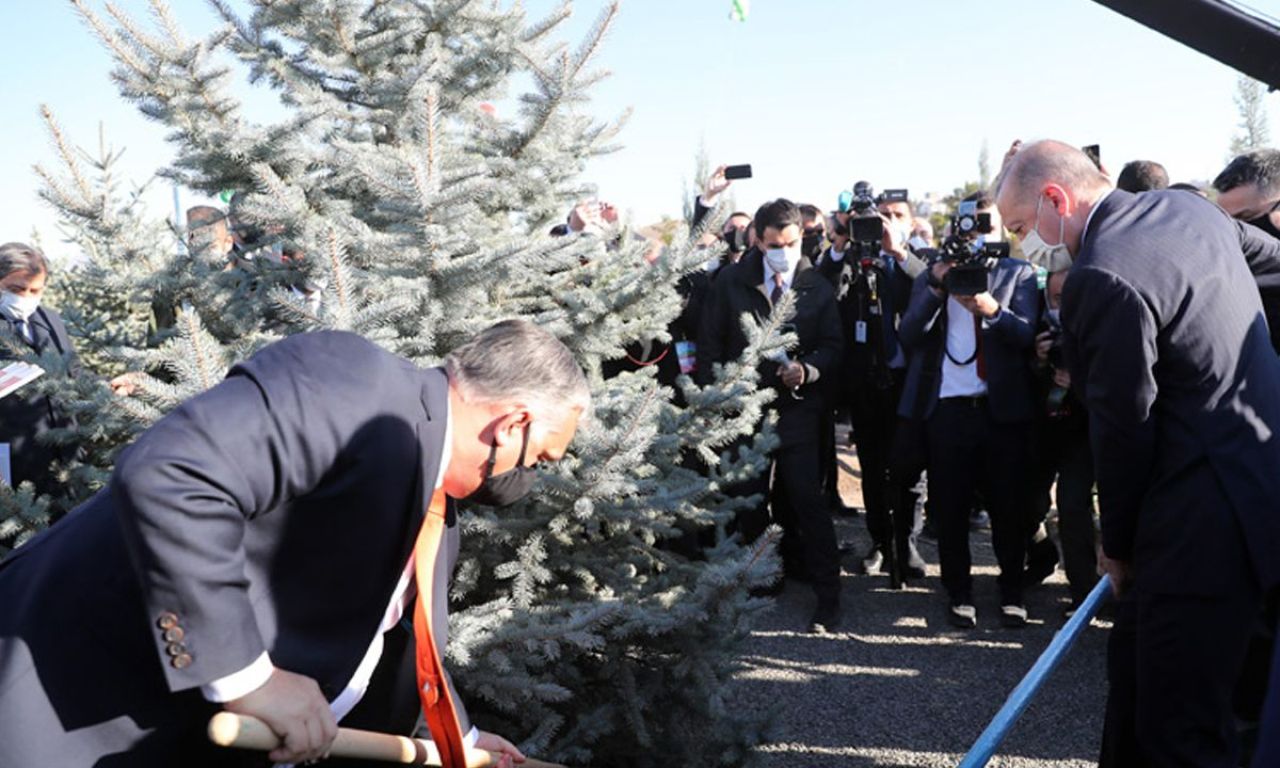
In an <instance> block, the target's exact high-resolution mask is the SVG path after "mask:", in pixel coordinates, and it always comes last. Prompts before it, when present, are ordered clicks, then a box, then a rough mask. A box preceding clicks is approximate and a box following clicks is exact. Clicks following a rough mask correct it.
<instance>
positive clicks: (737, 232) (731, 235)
mask: <svg viewBox="0 0 1280 768" xmlns="http://www.w3.org/2000/svg"><path fill="white" fill-rule="evenodd" d="M721 237H722V238H723V239H724V241H725V243H726V244H727V245H728V246H729V253H734V254H737V253H742V252H743V251H745V250H747V230H745V229H738V228H737V227H734V228H733V229H727V230H725V231H724V234H722V235H721Z"/></svg>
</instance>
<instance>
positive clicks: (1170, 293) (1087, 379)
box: [1062, 191, 1280, 594]
mask: <svg viewBox="0 0 1280 768" xmlns="http://www.w3.org/2000/svg"><path fill="white" fill-rule="evenodd" d="M1242 253H1243V254H1244V256H1245V258H1243V259H1242V258H1241V254H1242ZM1251 266H1252V269H1253V271H1254V272H1257V271H1259V270H1266V269H1275V268H1277V267H1280V241H1276V240H1275V239H1273V238H1270V237H1267V236H1266V235H1264V234H1263V233H1261V232H1258V231H1257V230H1254V229H1253V228H1252V227H1249V226H1247V225H1244V224H1241V223H1239V222H1236V221H1232V220H1231V219H1230V218H1228V217H1227V215H1226V214H1225V213H1223V212H1222V210H1221V209H1219V208H1218V207H1217V206H1215V205H1213V204H1212V203H1210V202H1208V201H1206V200H1203V199H1201V198H1200V197H1198V196H1196V195H1183V194H1179V193H1178V192H1176V191H1175V192H1147V193H1144V194H1142V195H1131V194H1129V193H1126V192H1122V191H1115V192H1112V193H1111V194H1110V195H1109V196H1108V197H1106V198H1105V199H1104V200H1102V201H1101V202H1100V203H1099V205H1098V207H1097V209H1096V211H1095V213H1094V215H1093V220H1092V222H1091V223H1090V225H1089V227H1088V229H1087V231H1086V232H1085V236H1084V241H1083V243H1082V244H1081V249H1080V253H1079V254H1078V255H1077V257H1076V259H1075V265H1074V267H1073V268H1072V270H1071V274H1070V277H1068V279H1067V282H1066V286H1065V288H1064V291H1063V298H1062V318H1063V326H1064V328H1065V331H1066V341H1067V345H1068V346H1067V349H1066V351H1067V353H1068V357H1069V359H1070V360H1071V361H1072V367H1073V371H1072V379H1073V383H1075V384H1076V385H1077V386H1079V387H1082V388H1083V392H1084V396H1085V400H1086V403H1087V405H1088V410H1089V419H1090V421H1089V430H1090V434H1091V436H1092V441H1093V449H1094V461H1095V462H1096V464H1097V469H1098V494H1099V505H1100V508H1101V515H1102V539H1103V547H1104V549H1105V551H1106V553H1107V555H1108V556H1110V557H1112V558H1117V559H1120V560H1128V561H1132V562H1133V564H1134V567H1135V570H1136V578H1137V579H1138V582H1139V586H1144V585H1145V586H1146V587H1147V588H1150V589H1152V590H1155V591H1165V592H1172V593H1177V594H1215V593H1221V592H1222V591H1224V590H1231V589H1235V588H1236V585H1237V583H1238V582H1236V581H1234V580H1233V578H1234V576H1235V574H1237V573H1239V571H1240V570H1241V567H1240V566H1241V564H1240V562H1239V561H1240V560H1241V559H1242V558H1243V557H1246V555H1245V554H1244V548H1245V547H1246V546H1247V553H1248V554H1247V557H1248V558H1249V559H1250V560H1251V561H1252V562H1251V566H1252V571H1253V575H1254V576H1255V577H1256V578H1257V579H1258V580H1259V581H1260V582H1261V583H1262V584H1263V585H1264V586H1267V587H1269V586H1271V585H1274V584H1276V583H1278V582H1280V557H1278V556H1277V554H1278V553H1280V397H1277V395H1278V394H1280V362H1278V361H1277V358H1276V354H1275V351H1274V350H1273V349H1272V348H1271V345H1270V340H1269V335H1268V329H1267V323H1266V320H1265V319H1264V317H1263V312H1262V304H1261V301H1260V300H1259V296H1258V290H1257V287H1256V284H1255V281H1254V278H1253V275H1251V274H1250V271H1251V269H1250V268H1251ZM1242 538H1243V542H1242V541H1241V539H1242Z"/></svg>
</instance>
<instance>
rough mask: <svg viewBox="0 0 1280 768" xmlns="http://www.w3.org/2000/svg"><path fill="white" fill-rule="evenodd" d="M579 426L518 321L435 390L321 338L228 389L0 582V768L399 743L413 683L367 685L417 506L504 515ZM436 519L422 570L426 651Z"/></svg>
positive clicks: (401, 595)
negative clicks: (218, 737) (243, 724)
mask: <svg viewBox="0 0 1280 768" xmlns="http://www.w3.org/2000/svg"><path fill="white" fill-rule="evenodd" d="M587 407H589V395H588V392H587V388H586V381H585V378H584V377H583V375H582V371H581V369H580V368H578V366H577V364H576V363H575V362H574V360H573V357H572V355H571V354H570V353H569V351H568V350H567V349H566V348H565V347H564V346H563V345H561V344H560V342H558V341H557V340H556V339H554V338H553V337H551V336H550V335H549V334H547V333H546V332H545V331H542V330H539V329H538V328H536V327H535V326H533V325H531V324H529V323H525V322H521V321H509V322H506V323H501V324H499V325H497V326H494V327H493V328H491V329H489V330H487V331H485V332H483V333H481V334H480V335H479V336H478V337H476V339H474V340H473V341H472V342H470V343H468V344H466V345H464V346H463V347H461V348H459V349H457V350H455V351H454V352H453V353H452V354H451V355H450V356H449V357H448V359H447V360H446V361H445V366H444V368H433V369H427V370H423V369H419V368H417V367H416V366H414V365H413V364H411V363H409V362H408V361H407V360H404V359H401V358H398V357H395V356H393V355H391V354H389V353H387V352H385V351H383V350H381V349H379V348H377V347H376V346H374V345H373V344H372V343H370V342H368V341H366V340H364V339H362V338H360V337H358V336H356V335H354V334H349V333H335V332H317V333H309V334H301V335H297V336H293V337H290V338H288V339H285V340H284V341H281V342H278V343H276V344H273V345H271V346H269V347H267V348H265V349H264V350H262V351H261V352H259V353H258V354H256V355H254V356H253V357H252V358H250V359H249V360H247V361H245V362H243V363H241V364H239V365H237V366H235V367H234V368H233V369H232V370H231V372H230V373H229V374H228V376H227V378H226V379H225V380H224V381H223V382H221V383H220V384H218V385H217V386H215V387H213V388H212V389H210V390H209V391H207V392H205V393H203V394H201V395H199V396H197V397H194V398H192V399H190V400H188V401H187V402H186V403H184V404H183V405H181V406H179V407H178V408H177V409H176V410H174V411H173V412H172V413H170V414H169V415H167V416H166V417H164V418H163V419H161V420H160V421H159V422H157V423H156V424H155V425H154V426H152V427H151V428H150V429H148V430H147V431H146V432H145V433H144V434H143V435H142V436H141V437H139V438H138V440H137V441H136V442H135V443H134V444H133V445H132V446H130V447H129V448H128V449H127V450H126V451H125V452H123V453H122V454H121V456H120V458H119V460H118V462H117V464H116V469H115V473H114V474H113V476H112V480H111V482H110V484H109V485H108V486H107V487H106V488H105V489H103V490H102V491H101V492H100V493H98V494H97V495H96V496H94V497H93V498H92V499H90V500H89V501H88V502H86V503H85V504H84V505H82V506H81V507H79V508H78V509H76V510H75V511H73V512H72V513H71V514H70V515H68V516H67V518H66V519H65V520H63V521H62V522H61V523H59V524H58V525H56V526H54V527H52V528H50V529H49V530H48V531H46V532H44V533H42V534H41V535H40V536H37V537H36V538H35V539H33V540H31V541H30V542H28V543H27V544H26V545H24V546H23V547H21V548H19V549H18V550H16V551H15V552H14V553H13V554H12V555H10V556H9V557H8V558H7V559H6V560H4V561H3V562H0V605H3V606H4V610H3V611H0V765H6V766H8V765H13V766H35V765H59V766H90V765H94V766H112V765H121V766H126V765H127V766H133V765H192V766H197V765H211V764H218V765H227V764H235V763H236V760H237V759H240V758H239V756H242V755H243V756H244V759H247V760H248V761H249V763H250V764H260V763H261V761H262V757H261V756H259V757H257V758H256V760H257V762H254V756H253V755H251V754H250V753H237V752H227V751H225V750H219V749H216V748H214V747H212V746H211V745H210V744H209V743H208V740H207V739H206V738H205V736H204V728H205V725H206V724H207V722H208V719H209V717H210V715H212V714H213V713H215V712H217V711H218V710H219V709H227V710H230V711H233V712H237V713H240V714H247V715H254V716H256V717H259V718H261V719H262V720H264V721H266V723H267V724H268V726H270V727H271V728H272V730H274V731H275V732H276V733H277V734H279V735H280V736H281V737H282V739H283V742H284V745H283V746H282V747H281V748H279V749H277V750H275V751H274V752H272V753H271V755H270V758H271V759H272V760H273V761H278V762H295V761H301V760H307V759H314V758H317V757H320V756H322V755H323V754H324V753H325V752H326V750H327V749H328V746H329V744H330V742H331V741H332V739H333V736H334V734H335V733H336V730H335V721H337V720H341V721H342V722H343V724H344V725H357V726H360V727H364V728H373V729H376V730H383V731H391V732H396V733H402V734H408V733H409V732H410V731H411V730H412V728H413V726H414V723H415V722H416V720H417V714H418V707H417V701H418V696H417V692H416V684H415V679H414V675H413V673H412V671H411V670H412V669H413V666H412V664H410V665H409V667H408V669H409V670H410V672H409V674H407V675H405V674H401V675H398V676H397V675H395V674H387V672H386V670H397V669H401V668H402V667H401V665H402V664H403V663H404V660H405V659H406V658H407V659H412V658H413V653H414V644H413V637H412V633H411V632H406V631H405V630H404V629H403V628H402V625H401V621H400V620H401V618H402V617H406V616H412V615H413V610H414V608H413V607H412V606H413V591H412V589H411V584H412V577H411V574H412V573H413V569H412V565H413V559H412V557H413V550H414V545H415V539H416V537H417V534H418V531H419V529H420V528H421V527H422V524H423V519H424V512H425V511H426V509H427V507H428V501H429V500H431V499H432V498H433V497H434V496H438V495H439V494H441V493H443V494H447V496H448V497H449V498H450V499H463V498H468V497H471V498H473V499H477V500H480V501H481V502H482V503H488V504H493V505H501V504H503V503H508V502H510V501H511V500H512V499H513V498H514V497H515V496H518V495H519V491H522V490H527V488H528V484H529V482H531V480H532V478H533V475H532V474H531V473H532V471H533V470H532V469H531V467H532V465H534V464H535V463H537V462H538V461H555V460H558V459H560V458H561V457H562V456H563V455H564V452H565V449H566V447H567V446H568V444H569V441H570V440H571V439H572V437H573V434H574V431H575V429H576V426H577V421H578V417H579V415H580V414H581V413H582V412H583V411H584V409H586V408H587ZM522 467H523V469H522ZM451 518H452V513H450V515H449V516H448V517H447V518H446V522H447V523H448V525H449V528H448V530H447V532H446V534H445V536H444V537H443V538H442V539H441V544H440V550H439V551H438V553H433V556H435V578H434V579H433V593H434V595H435V598H434V600H433V614H432V615H431V616H429V617H428V621H429V622H430V626H431V628H432V632H433V636H434V637H435V642H436V645H437V647H438V648H439V649H443V648H444V646H445V642H446V640H447V638H446V634H447V627H448V621H447V613H446V610H445V606H446V605H447V599H446V598H447V583H448V577H449V574H450V573H451V569H452V564H453V562H454V561H455V559H456V556H457V551H458V549H457V548H458V533H457V527H456V525H455V524H454V523H453V521H452V519H451ZM371 681H372V684H371ZM348 713H349V714H348ZM459 720H460V721H461V725H462V728H463V732H464V733H468V730H469V726H468V724H467V718H466V715H465V712H459ZM470 731H471V732H470V735H469V741H470V743H471V744H473V745H476V746H479V747H482V748H485V749H490V750H492V751H503V752H505V753H507V754H512V755H515V754H518V753H516V752H515V750H514V748H513V747H511V746H510V745H509V744H508V743H506V742H505V741H504V740H502V739H500V738H498V737H496V736H494V735H492V734H480V733H478V732H474V729H470Z"/></svg>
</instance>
